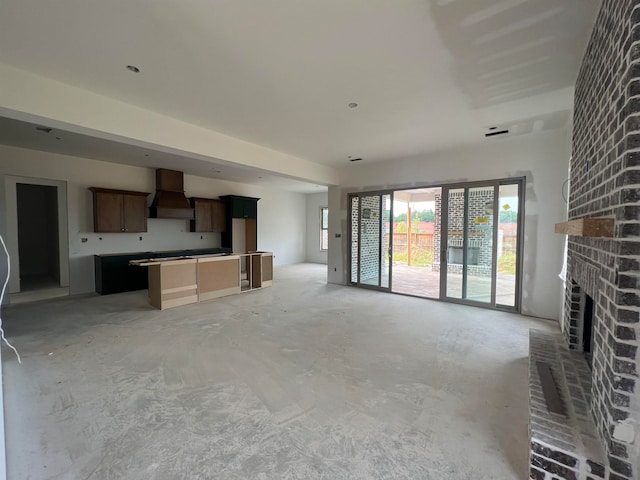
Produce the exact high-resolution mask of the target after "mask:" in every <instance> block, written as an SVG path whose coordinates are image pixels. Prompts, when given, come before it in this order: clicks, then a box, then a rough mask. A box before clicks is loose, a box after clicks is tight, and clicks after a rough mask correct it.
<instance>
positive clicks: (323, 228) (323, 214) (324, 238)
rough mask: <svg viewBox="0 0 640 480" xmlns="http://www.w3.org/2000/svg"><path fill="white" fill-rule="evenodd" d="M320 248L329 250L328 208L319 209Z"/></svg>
mask: <svg viewBox="0 0 640 480" xmlns="http://www.w3.org/2000/svg"><path fill="white" fill-rule="evenodd" d="M320 250H329V209H328V208H327V207H322V208H321V209H320Z"/></svg>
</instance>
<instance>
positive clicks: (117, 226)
mask: <svg viewBox="0 0 640 480" xmlns="http://www.w3.org/2000/svg"><path fill="white" fill-rule="evenodd" d="M89 190H91V192H93V231H94V232H99V233H137V232H146V231H147V196H148V195H149V194H148V193H145V192H131V191H128V190H112V189H107V188H98V187H91V188H90V189H89Z"/></svg>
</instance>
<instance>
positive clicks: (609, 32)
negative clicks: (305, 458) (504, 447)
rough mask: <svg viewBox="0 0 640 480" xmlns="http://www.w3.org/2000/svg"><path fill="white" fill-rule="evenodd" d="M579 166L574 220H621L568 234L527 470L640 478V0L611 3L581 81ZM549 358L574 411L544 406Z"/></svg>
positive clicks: (534, 356)
mask: <svg viewBox="0 0 640 480" xmlns="http://www.w3.org/2000/svg"><path fill="white" fill-rule="evenodd" d="M570 172H571V173H570V179H569V180H570V182H569V183H570V193H569V202H568V203H569V205H568V207H569V211H568V219H569V220H574V219H580V218H603V217H608V218H614V219H615V230H614V234H613V237H607V238H602V237H599V238H590V237H582V236H571V235H570V236H569V237H568V250H567V276H566V283H565V296H564V312H563V318H562V320H561V327H562V332H563V337H564V339H562V340H561V338H562V337H561V336H557V337H545V336H543V335H539V334H537V333H536V332H533V333H532V337H531V355H530V363H531V365H532V367H531V370H530V384H531V386H530V389H531V390H530V433H531V442H530V443H531V451H530V460H531V461H530V477H531V478H533V479H536V480H538V479H540V480H542V479H544V480H555V479H563V478H570V479H571V478H580V479H582V478H587V479H593V478H604V479H607V480H626V479H640V426H639V421H640V388H639V387H638V372H639V371H640V366H639V363H640V362H639V359H640V355H639V352H638V350H639V349H638V347H639V343H638V339H639V338H640V327H639V326H640V0H603V2H602V7H601V10H600V12H599V14H598V16H597V19H596V22H595V25H594V28H593V32H592V35H591V39H590V41H589V44H588V46H587V49H586V52H585V55H584V58H583V61H582V65H581V68H580V73H579V75H578V79H577V82H576V89H575V105H574V122H573V139H572V158H571V163H570ZM584 294H587V295H589V296H590V297H592V299H593V352H592V370H591V371H589V369H588V367H586V360H585V359H584V357H583V356H582V354H581V353H580V352H581V351H582V350H583V347H584V346H583V345H582V342H583V319H582V309H581V306H580V303H581V300H580V299H581V296H582V295H584ZM540 358H542V359H543V360H544V361H546V362H548V363H550V364H551V370H552V374H553V377H554V381H555V382H556V384H557V385H558V390H559V392H560V396H561V398H562V399H563V401H564V403H565V405H566V406H567V411H568V412H567V413H568V415H567V418H565V419H558V418H554V417H553V416H552V417H548V416H549V415H551V414H549V413H548V412H547V411H546V408H545V406H544V403H540V402H544V398H541V397H540V391H539V389H538V387H539V385H538V383H539V378H538V374H537V371H536V369H535V366H534V365H535V362H537V361H539V360H540ZM583 406H584V410H581V409H582V407H583ZM585 432H586V435H585ZM592 432H595V434H594V435H592V434H591V433H592ZM584 438H587V439H590V438H594V439H595V444H592V443H591V442H590V441H589V440H587V441H586V442H585V441H583V440H584ZM563 442H564V443H563ZM600 452H602V463H601V464H600V463H599V459H598V458H599V455H600ZM590 456H592V457H593V458H591V459H590ZM563 460H564V462H563ZM567 462H568V463H567Z"/></svg>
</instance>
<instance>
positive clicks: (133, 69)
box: [127, 65, 140, 73]
mask: <svg viewBox="0 0 640 480" xmlns="http://www.w3.org/2000/svg"><path fill="white" fill-rule="evenodd" d="M127 70H129V71H131V72H133V73H140V69H139V68H138V67H136V66H135V65H127Z"/></svg>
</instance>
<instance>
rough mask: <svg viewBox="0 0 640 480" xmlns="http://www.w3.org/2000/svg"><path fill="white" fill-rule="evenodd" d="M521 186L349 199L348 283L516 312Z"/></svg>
mask: <svg viewBox="0 0 640 480" xmlns="http://www.w3.org/2000/svg"><path fill="white" fill-rule="evenodd" d="M523 186H524V179H504V180H493V181H486V182H469V183H463V184H456V185H446V186H436V187H424V188H414V189H409V190H397V191H393V192H390V191H385V192H367V193H359V194H353V195H351V196H349V207H350V209H349V212H350V213H349V215H350V218H349V220H350V235H351V238H350V240H351V249H350V262H351V272H350V281H351V282H350V283H351V284H353V285H357V286H361V287H366V288H375V289H379V290H385V291H392V292H394V293H401V294H405V295H414V296H419V297H426V298H439V299H441V300H446V301H450V302H456V303H465V304H469V305H476V306H485V307H490V308H497V309H504V310H515V311H518V310H519V308H520V305H519V303H520V300H519V299H520V293H519V292H520V263H521V261H520V259H521V243H522V228H521V224H522V219H523V215H522V211H523V203H524V201H523V198H522V197H523ZM394 245H396V247H397V248H396V250H394ZM392 259H393V261H392Z"/></svg>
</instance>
